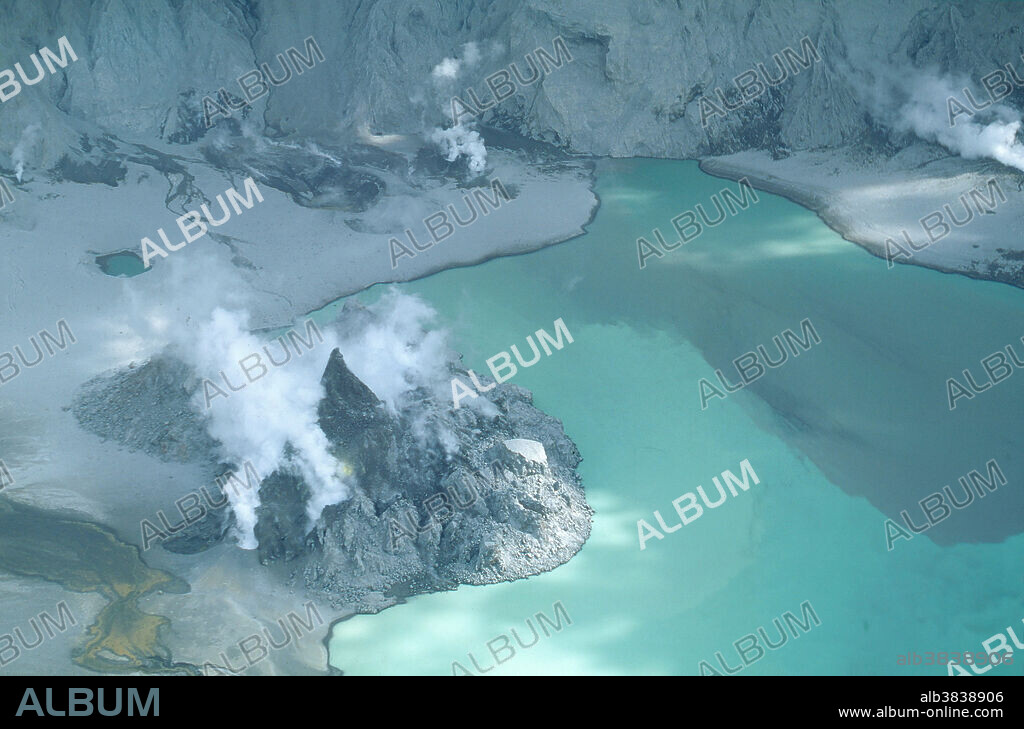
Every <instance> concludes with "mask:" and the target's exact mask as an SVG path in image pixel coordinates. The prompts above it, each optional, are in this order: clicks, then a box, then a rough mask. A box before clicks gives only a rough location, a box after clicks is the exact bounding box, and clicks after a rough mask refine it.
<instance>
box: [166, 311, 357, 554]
mask: <svg viewBox="0 0 1024 729" xmlns="http://www.w3.org/2000/svg"><path fill="white" fill-rule="evenodd" d="M296 332H297V333H298V334H302V335H305V327H303V326H297V327H296ZM321 333H322V335H323V338H324V341H323V342H319V341H318V339H317V337H316V336H315V334H314V335H313V337H312V342H313V348H312V349H311V350H310V349H306V348H305V346H304V345H303V344H302V343H301V342H295V341H289V338H288V337H287V336H281V337H279V338H278V339H277V340H275V341H273V342H270V343H268V342H266V341H264V340H262V339H260V338H259V337H257V336H255V335H253V334H251V333H249V314H248V312H246V311H238V310H235V311H229V310H226V309H222V308H216V309H214V310H213V312H212V313H211V315H210V317H209V319H208V320H206V321H203V322H200V323H199V325H198V326H196V327H194V328H188V329H186V330H184V331H182V332H180V333H178V337H177V338H178V341H177V344H178V345H179V346H178V350H179V351H180V352H181V353H182V355H184V357H185V359H186V361H188V362H189V364H190V365H192V367H193V368H194V369H195V372H196V375H197V377H199V378H203V379H206V380H209V381H210V383H213V384H214V385H216V386H217V388H218V389H219V390H221V391H223V392H225V393H226V394H227V395H228V397H227V398H224V397H222V396H218V395H217V391H216V390H213V389H212V387H211V386H210V385H205V386H204V387H200V390H199V392H198V393H197V394H196V397H195V406H196V409H197V410H198V411H199V412H205V413H206V415H207V430H208V432H209V433H210V435H211V436H212V437H213V438H215V439H217V440H218V441H220V443H221V445H222V447H223V449H224V455H225V456H226V457H227V458H229V459H230V460H231V461H234V462H235V463H244V462H246V461H251V462H252V464H253V466H255V468H256V471H257V472H258V473H259V474H260V476H261V477H262V478H266V477H267V476H269V475H270V474H271V473H273V472H274V471H275V470H277V469H283V470H286V471H289V472H297V473H298V474H300V475H301V476H302V478H303V480H304V481H305V482H306V484H307V485H308V486H309V489H310V492H311V495H310V499H309V503H308V504H307V506H306V515H307V517H308V518H309V525H308V526H309V527H310V528H311V527H312V526H313V524H315V523H316V521H317V519H319V518H320V513H321V512H322V511H323V509H324V507H325V506H328V505H330V504H337V503H338V502H340V501H342V500H344V499H347V498H348V497H349V495H350V493H351V484H349V483H346V480H345V476H344V474H345V467H344V464H342V463H341V462H339V461H338V460H337V459H336V458H335V457H334V456H333V455H331V453H330V443H329V442H328V440H327V437H326V436H325V435H324V434H323V431H321V430H320V428H319V426H318V425H317V420H318V416H317V405H318V404H319V402H320V400H322V399H323V396H324V389H323V386H322V385H321V384H320V378H321V376H322V375H323V371H324V368H325V367H326V366H327V360H328V357H329V356H330V353H331V350H332V349H333V347H334V345H335V341H334V336H333V332H331V331H330V330H328V331H327V332H321ZM306 341H307V342H308V341H310V337H308V336H307V337H306ZM300 354H301V356H299V355H300ZM253 355H256V356H253ZM289 355H291V356H290V358H289ZM271 356H273V358H274V361H276V362H281V363H282V364H281V365H280V366H274V365H273V364H272V363H271V362H270V357H271ZM243 360H244V361H245V362H246V366H248V367H250V376H251V377H252V378H253V380H254V381H253V382H249V381H248V379H247V378H246V374H245V373H244V371H243V369H242V365H240V364H239V362H240V361H243ZM264 368H266V371H265V372H264ZM221 373H224V375H223V376H222V375H221ZM261 375H262V376H261ZM225 377H226V379H227V381H229V382H231V383H232V384H234V385H235V387H238V386H241V385H244V386H245V387H244V389H242V390H240V391H238V392H231V389H230V388H229V386H228V385H227V384H226V383H225V380H224V378H225ZM207 398H209V404H210V407H209V410H207V409H206V404H207ZM226 491H227V493H228V498H229V499H230V500H231V505H232V508H233V509H234V511H235V516H236V519H237V524H238V532H239V535H238V536H239V544H240V546H242V548H243V549H254V548H255V547H256V546H257V544H256V537H255V535H254V534H253V529H254V528H255V526H256V507H257V506H259V495H258V494H257V493H256V489H240V490H238V493H237V494H236V493H234V489H227V490H226Z"/></svg>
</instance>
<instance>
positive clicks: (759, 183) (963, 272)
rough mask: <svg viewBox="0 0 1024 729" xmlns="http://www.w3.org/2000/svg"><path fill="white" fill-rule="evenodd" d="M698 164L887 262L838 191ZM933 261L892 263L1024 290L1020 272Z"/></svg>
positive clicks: (709, 160) (716, 160) (917, 258)
mask: <svg viewBox="0 0 1024 729" xmlns="http://www.w3.org/2000/svg"><path fill="white" fill-rule="evenodd" d="M741 154H742V153H741ZM696 161H697V162H698V166H699V168H700V170H701V171H702V172H704V173H705V174H708V175H711V176H713V177H718V178H720V179H725V180H731V181H733V182H735V181H737V180H739V179H740V178H743V177H746V178H747V179H748V180H749V181H750V183H751V185H752V186H753V187H754V188H755V189H758V190H763V191H764V192H767V193H769V194H772V195H778V196H779V197H783V198H785V199H787V200H789V201H790V202H792V203H794V204H796V205H799V206H800V207H802V208H805V209H807V210H809V211H810V212H812V213H814V214H815V215H816V216H817V217H818V219H819V220H821V222H822V223H824V224H825V225H826V226H827V227H828V228H829V229H830V230H832V231H834V232H835V233H836V234H837V235H838V236H839V237H840V238H842V239H843V240H845V241H847V242H849V243H852V244H854V245H856V246H857V247H858V248H860V249H862V250H864V251H866V252H867V253H869V254H870V255H872V256H874V257H875V258H878V259H880V260H883V261H884V260H886V254H885V250H884V240H883V241H882V242H879V241H878V240H876V239H873V238H872V237H871V235H870V234H869V233H868V231H867V230H866V228H867V227H868V226H869V225H870V221H869V222H868V223H865V224H862V226H863V227H861V228H858V226H857V225H856V224H855V223H854V222H852V221H851V220H848V219H847V218H851V217H852V216H853V215H854V214H855V212H856V209H855V208H854V206H852V205H850V204H846V203H845V202H844V201H843V200H842V196H841V195H837V194H836V193H835V192H831V193H830V192H829V190H828V188H827V187H825V186H817V187H813V188H811V187H809V186H804V185H801V184H799V183H796V182H793V181H791V180H788V179H785V178H783V177H780V176H778V175H774V174H771V173H770V172H766V171H764V170H763V169H758V168H757V167H754V166H752V165H744V164H741V163H736V162H731V161H727V160H726V159H724V158H722V157H704V158H700V159H698V160H696ZM906 227H909V226H904V229H905V228H906ZM891 237H892V238H893V239H895V238H896V235H895V234H893V235H892V236H891ZM943 240H944V239H940V240H939V241H936V243H935V244H932V245H937V244H938V243H941V242H942V241H943ZM932 245H929V246H928V247H927V248H926V249H925V250H926V251H927V250H928V249H929V248H931V247H932ZM1011 252H1012V250H1011ZM929 258H930V256H928V255H921V254H920V253H918V254H916V255H914V256H912V257H911V258H909V259H904V258H902V257H895V256H894V258H893V261H892V263H893V264H894V265H908V266H920V267H921V268H927V269H931V270H933V271H938V272H939V273H945V274H952V275H960V276H965V277H967V278H971V279H974V280H977V281H991V282H993V283H1000V284H1005V285H1009V286H1013V287H1014V288H1024V277H1022V276H1021V274H1020V272H1019V271H1018V272H1016V273H1015V274H1014V273H1011V272H1006V271H1004V270H996V271H994V272H986V271H982V270H978V269H976V268H968V267H966V266H965V265H961V266H956V265H949V264H947V263H943V262H942V261H940V260H929ZM1000 262H1001V261H1000V260H999V259H997V260H987V261H981V262H980V263H982V264H987V265H988V266H995V265H997V264H998V263H1000Z"/></svg>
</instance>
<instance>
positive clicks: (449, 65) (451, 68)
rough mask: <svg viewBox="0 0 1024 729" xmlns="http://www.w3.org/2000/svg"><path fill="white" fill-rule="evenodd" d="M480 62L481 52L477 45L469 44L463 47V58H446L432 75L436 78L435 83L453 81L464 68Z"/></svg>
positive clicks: (435, 68)
mask: <svg viewBox="0 0 1024 729" xmlns="http://www.w3.org/2000/svg"><path fill="white" fill-rule="evenodd" d="M479 60H480V50H479V49H478V48H477V45H476V43H472V42H470V43H467V44H466V45H464V46H463V47H462V58H461V59H460V58H445V59H443V60H442V61H441V62H440V63H439V64H437V65H436V66H434V70H433V71H431V72H430V75H431V76H433V77H434V83H444V82H445V81H453V80H455V78H457V77H458V75H459V73H461V71H462V67H463V66H466V67H469V66H474V65H476V63H477V62H478V61H479Z"/></svg>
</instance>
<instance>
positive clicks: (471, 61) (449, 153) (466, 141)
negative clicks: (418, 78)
mask: <svg viewBox="0 0 1024 729" xmlns="http://www.w3.org/2000/svg"><path fill="white" fill-rule="evenodd" d="M481 58H482V54H481V53H480V49H479V48H478V47H477V44H476V43H472V42H470V43H466V44H465V45H464V46H463V47H462V58H445V59H443V60H442V61H441V62H440V63H439V64H437V65H436V66H434V69H433V71H431V73H430V75H431V76H432V77H433V80H434V85H435V86H436V87H438V88H439V89H442V90H443V91H444V92H445V93H446V94H447V95H444V96H443V97H442V102H441V106H442V109H441V112H442V113H443V114H444V115H445V116H446V117H448V118H449V119H451V122H452V124H453V126H451V127H448V128H443V127H434V129H432V130H431V131H430V133H429V135H428V136H429V139H430V141H431V142H433V143H434V144H436V145H437V146H438V147H439V148H440V150H441V152H442V154H444V156H445V159H446V160H448V161H449V162H455V161H456V160H457V159H459V158H460V157H466V159H467V163H468V164H469V169H470V171H471V172H476V173H480V172H483V171H484V170H485V169H487V148H486V147H485V146H484V140H483V138H482V137H481V136H480V133H479V132H477V131H476V130H475V129H472V125H473V123H474V122H473V121H472V120H470V121H469V123H468V125H464V124H463V123H462V121H461V115H460V121H458V122H457V123H456V120H455V119H452V118H451V110H452V96H451V92H452V88H453V87H452V82H453V81H455V79H456V78H458V77H459V75H460V74H461V73H462V71H463V70H464V69H465V68H470V67H472V66H475V65H476V64H477V63H479V61H480V59H481Z"/></svg>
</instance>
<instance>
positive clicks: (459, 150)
mask: <svg viewBox="0 0 1024 729" xmlns="http://www.w3.org/2000/svg"><path fill="white" fill-rule="evenodd" d="M430 141H431V142H433V143H434V144H436V145H437V146H438V147H440V148H441V152H442V153H444V156H445V157H444V158H445V159H446V160H448V161H449V162H454V161H455V160H457V159H458V158H459V157H462V156H463V155H465V156H466V157H467V158H468V164H469V169H470V171H471V172H483V171H484V170H485V169H487V147H485V146H484V140H483V138H482V137H481V136H480V133H479V132H477V131H476V130H475V129H467V128H466V127H465V126H463V125H462V124H459V125H458V126H455V127H451V128H449V129H441V128H439V127H438V128H435V129H434V130H433V131H432V132H431V133H430Z"/></svg>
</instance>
